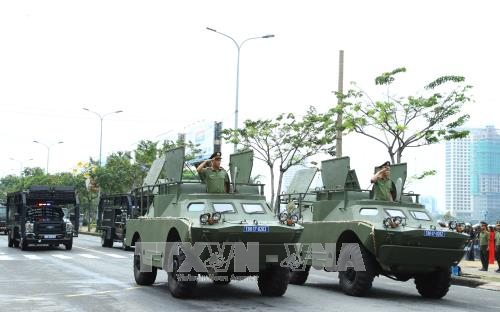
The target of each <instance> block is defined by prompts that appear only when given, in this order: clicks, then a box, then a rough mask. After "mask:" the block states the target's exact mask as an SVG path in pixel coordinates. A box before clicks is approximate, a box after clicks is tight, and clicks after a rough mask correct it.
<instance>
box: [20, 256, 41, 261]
mask: <svg viewBox="0 0 500 312" xmlns="http://www.w3.org/2000/svg"><path fill="white" fill-rule="evenodd" d="M23 256H25V257H26V258H28V259H30V260H41V259H42V257H39V256H37V255H23Z"/></svg>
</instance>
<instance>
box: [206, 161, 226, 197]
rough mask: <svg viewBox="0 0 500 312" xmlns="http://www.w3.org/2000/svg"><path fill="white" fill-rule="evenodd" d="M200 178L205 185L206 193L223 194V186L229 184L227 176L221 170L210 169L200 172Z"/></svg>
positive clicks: (224, 171)
mask: <svg viewBox="0 0 500 312" xmlns="http://www.w3.org/2000/svg"><path fill="white" fill-rule="evenodd" d="M200 177H201V178H202V180H203V181H205V183H206V184H207V192H208V193H224V192H225V190H224V185H226V184H229V175H228V174H227V171H226V170H224V169H223V168H220V169H219V170H213V169H212V168H210V167H207V168H204V169H203V171H202V172H200Z"/></svg>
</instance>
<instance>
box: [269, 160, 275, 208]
mask: <svg viewBox="0 0 500 312" xmlns="http://www.w3.org/2000/svg"><path fill="white" fill-rule="evenodd" d="M268 166H269V171H270V172H271V203H270V204H271V209H273V208H274V171H273V169H274V168H273V166H272V165H269V164H268Z"/></svg>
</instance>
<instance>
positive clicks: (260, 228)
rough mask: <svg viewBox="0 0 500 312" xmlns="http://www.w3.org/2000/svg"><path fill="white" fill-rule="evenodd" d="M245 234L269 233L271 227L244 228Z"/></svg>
mask: <svg viewBox="0 0 500 312" xmlns="http://www.w3.org/2000/svg"><path fill="white" fill-rule="evenodd" d="M243 232H269V226H267V225H265V226H244V227H243Z"/></svg>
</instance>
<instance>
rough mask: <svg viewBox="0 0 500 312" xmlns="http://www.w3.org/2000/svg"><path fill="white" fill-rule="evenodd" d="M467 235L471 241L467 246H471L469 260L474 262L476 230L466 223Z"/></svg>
mask: <svg viewBox="0 0 500 312" xmlns="http://www.w3.org/2000/svg"><path fill="white" fill-rule="evenodd" d="M465 233H466V234H468V235H469V241H468V243H467V245H468V246H469V250H468V251H467V260H469V261H474V239H475V235H474V229H473V228H472V225H471V224H470V223H465Z"/></svg>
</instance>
